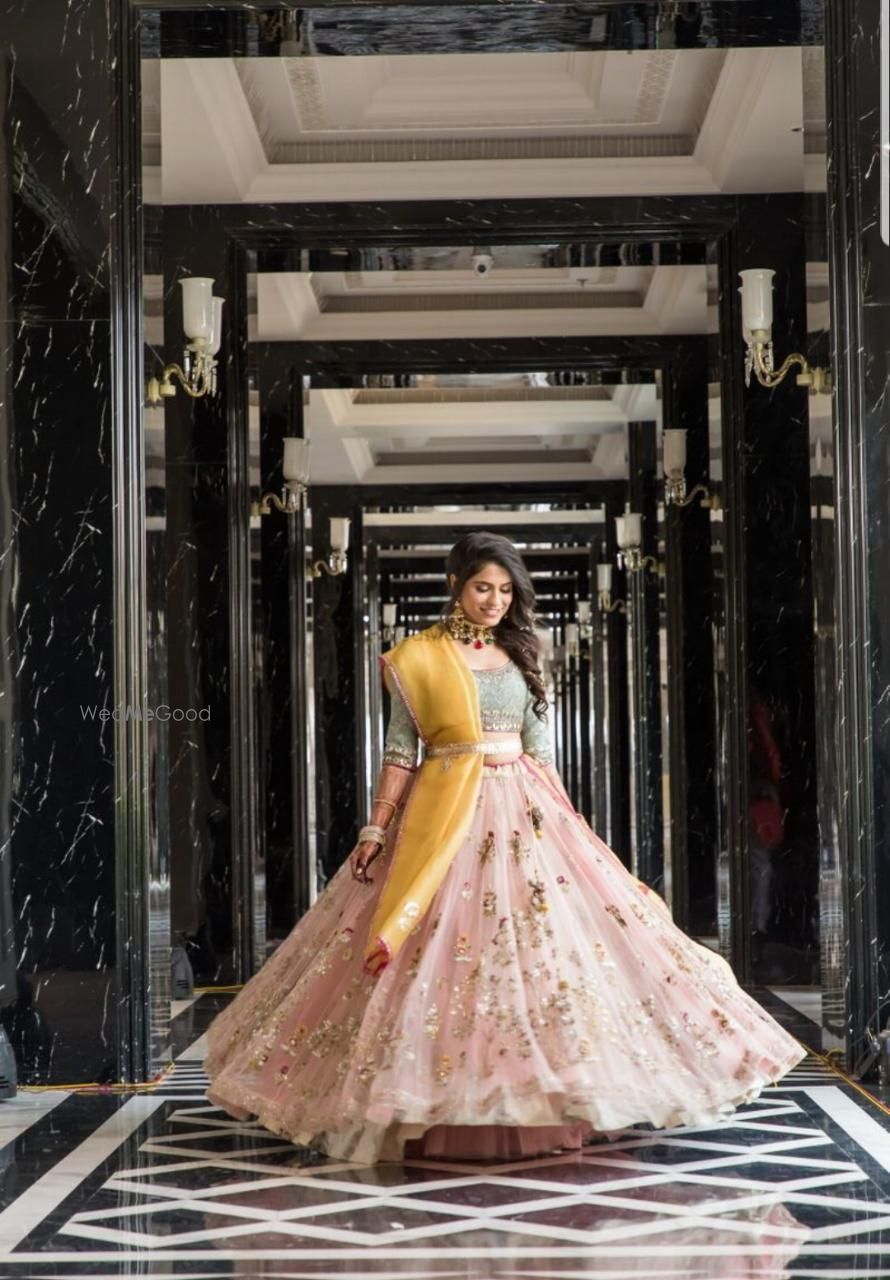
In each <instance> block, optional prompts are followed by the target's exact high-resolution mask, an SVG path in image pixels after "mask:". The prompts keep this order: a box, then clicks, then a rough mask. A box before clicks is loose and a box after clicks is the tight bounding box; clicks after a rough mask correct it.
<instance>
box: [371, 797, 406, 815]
mask: <svg viewBox="0 0 890 1280" xmlns="http://www.w3.org/2000/svg"><path fill="white" fill-rule="evenodd" d="M374 804H388V805H389V806H390V807H391V809H392V811H393V813H395V811H396V809H398V807H399V806H398V805H397V804H396V802H395V800H387V798H386V796H375V797H374ZM371 807H372V808H373V805H372V806H371Z"/></svg>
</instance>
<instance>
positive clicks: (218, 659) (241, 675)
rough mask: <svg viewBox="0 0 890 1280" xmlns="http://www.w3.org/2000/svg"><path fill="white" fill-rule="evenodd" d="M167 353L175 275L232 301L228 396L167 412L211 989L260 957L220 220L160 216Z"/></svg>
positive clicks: (175, 833) (187, 841) (175, 770)
mask: <svg viewBox="0 0 890 1280" xmlns="http://www.w3.org/2000/svg"><path fill="white" fill-rule="evenodd" d="M162 243H163V250H162V255H163V264H162V265H163V279H164V336H165V347H164V354H165V356H166V358H167V359H170V360H174V359H179V358H180V354H181V349H182V341H183V336H182V319H181V315H182V312H181V290H180V288H179V285H178V281H179V279H181V278H182V277H183V276H186V275H207V276H210V277H212V278H214V279H215V280H216V286H215V287H216V290H217V291H218V292H219V293H221V294H222V295H223V296H224V297H225V298H226V306H225V314H224V346H223V350H222V352H221V357H220V368H219V392H218V394H217V395H215V396H212V397H206V398H204V399H199V400H196V401H193V400H190V399H189V398H188V397H187V396H185V395H184V394H183V393H182V392H181V391H180V392H179V393H178V394H177V395H176V396H175V397H173V398H171V399H169V400H167V401H166V403H165V409H164V416H165V429H166V439H167V449H166V488H167V528H166V533H167V589H168V600H167V607H168V646H169V652H168V657H167V671H168V683H169V701H170V704H171V705H172V706H177V707H184V708H193V707H197V708H198V709H199V710H202V711H204V713H205V715H206V719H204V720H203V721H199V722H197V723H195V722H191V721H188V720H181V721H171V724H170V763H171V774H170V779H169V796H170V839H171V854H170V857H171V913H172V922H173V931H174V935H175V936H176V937H177V939H178V940H179V941H180V942H181V943H183V944H184V945H185V946H186V947H187V949H188V950H189V952H190V955H191V960H192V965H193V967H194V969H195V975H196V977H197V979H198V980H199V981H203V982H227V981H229V982H230V981H233V980H241V979H243V978H245V977H247V976H249V975H250V974H251V973H252V972H253V971H254V969H255V967H256V964H257V963H258V962H259V960H260V959H261V957H262V954H263V951H264V938H263V937H262V928H261V921H260V913H258V912H257V910H256V909H255V897H256V892H257V884H258V871H259V865H260V861H261V842H260V838H259V829H258V828H259V822H258V814H257V808H256V806H257V797H258V794H259V793H258V789H257V787H256V785H255V783H256V754H255V753H256V708H255V693H256V690H255V684H254V672H253V623H252V591H251V562H250V543H249V513H250V487H249V475H248V463H247V458H248V411H247V398H248V384H247V364H246V354H247V343H246V339H247V305H246V296H245V289H246V265H245V262H244V258H243V255H242V253H241V251H240V250H239V248H238V246H237V245H235V244H234V243H232V242H231V241H229V240H228V239H227V238H226V236H225V233H224V231H223V229H222V227H221V226H220V223H219V221H218V220H216V219H213V218H206V217H204V216H202V215H201V212H200V210H198V211H196V210H192V209H188V210H180V209H176V208H167V209H165V210H164V214H163V225H162Z"/></svg>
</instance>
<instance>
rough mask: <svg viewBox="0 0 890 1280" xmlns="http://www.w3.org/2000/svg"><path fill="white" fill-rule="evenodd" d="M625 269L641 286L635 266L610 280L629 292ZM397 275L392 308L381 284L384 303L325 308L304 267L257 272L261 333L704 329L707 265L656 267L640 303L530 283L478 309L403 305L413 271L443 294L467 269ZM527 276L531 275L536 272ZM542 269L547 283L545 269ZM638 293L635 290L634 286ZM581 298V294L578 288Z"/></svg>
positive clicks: (265, 336)
mask: <svg viewBox="0 0 890 1280" xmlns="http://www.w3.org/2000/svg"><path fill="white" fill-rule="evenodd" d="M625 270H626V271H627V274H628V282H632V283H633V284H635V285H637V286H639V284H640V283H641V282H642V281H644V280H647V279H648V275H645V274H643V275H641V273H640V271H639V270H638V269H636V268H620V269H619V270H618V272H617V275H616V279H615V283H614V286H613V288H614V291H615V293H616V294H619V295H620V294H622V293H626V292H628V291H627V290H625V289H623V288H622V284H623V277H622V272H624V271H625ZM335 274H336V273H335ZM397 274H398V276H399V277H400V280H399V281H398V283H395V282H391V285H390V289H391V292H392V293H393V295H394V299H395V300H394V302H393V306H392V308H391V309H389V308H386V307H385V305H384V304H385V300H386V290H385V289H383V290H381V289H379V288H378V289H375V290H374V293H373V296H374V297H375V298H377V299H379V300H380V307H381V309H378V310H374V311H364V310H350V311H341V310H333V311H332V310H324V309H323V300H324V292H323V290H324V289H325V288H326V286H325V285H324V284H323V283H322V284H321V285H320V286H319V289H316V288H314V287H313V283H314V282H313V281H312V279H311V278H310V277H309V276H308V275H306V274H304V273H300V272H265V273H262V274H260V275H259V276H258V277H257V330H256V331H257V338H258V340H259V341H261V342H290V341H304V342H336V341H340V342H350V341H351V342H360V341H363V340H392V341H396V340H399V339H405V338H421V339H422V338H426V339H432V340H438V339H444V338H449V337H463V338H485V337H501V338H505V337H596V336H608V335H609V334H613V333H623V334H626V335H629V336H633V335H635V334H636V335H640V336H643V335H658V334H667V333H671V334H673V333H704V332H705V331H706V324H707V315H706V308H705V272H704V268H703V267H695V266H689V267H684V266H670V267H659V268H657V269H656V270H655V271H654V272H653V273H652V278H651V283H649V285H648V292H647V294H646V297H645V299H644V301H643V305H640V306H635V307H628V306H607V307H604V306H599V307H597V306H583V307H580V306H579V307H559V308H553V307H547V306H540V305H536V298H535V291H534V290H533V289H528V291H527V297H526V299H525V305H524V306H523V307H515V306H512V305H510V302H509V295H508V300H506V301H503V302H502V303H501V305H498V302H499V297H500V295H499V294H498V293H497V292H493V293H490V294H488V295H487V303H486V305H485V306H484V307H481V306H480V307H479V308H478V309H477V308H474V309H468V308H461V307H455V308H451V309H448V308H442V309H440V308H430V309H428V310H425V311H417V310H405V309H404V308H403V307H402V306H401V304H400V302H399V301H398V299H399V298H401V293H402V290H403V289H404V288H405V287H409V288H410V287H411V279H412V276H415V275H419V276H422V277H423V286H422V288H419V287H418V286H417V285H415V286H414V288H415V290H417V291H418V292H424V291H425V292H428V293H432V292H437V293H438V292H440V291H447V290H448V287H449V282H450V281H451V280H453V279H454V278H455V277H457V278H459V279H461V280H463V277H464V276H465V275H466V274H467V273H464V272H458V271H454V272H451V271H439V272H419V273H415V272H412V271H403V272H399V273H397ZM494 274H495V273H494V272H493V273H492V275H494ZM523 274H524V275H526V276H529V277H531V276H533V275H534V274H535V273H531V272H528V273H523ZM537 274H539V275H540V276H542V277H544V279H545V281H546V276H547V274H548V273H546V272H541V273H537ZM399 286H401V288H400V287H399ZM526 287H527V282H526ZM476 288H477V289H479V290H480V292H481V290H482V289H484V288H485V286H484V285H478V284H477V285H476ZM336 291H337V287H336V286H335V292H336ZM638 291H639V290H638V288H634V289H632V290H631V292H633V293H638ZM319 292H321V297H319ZM355 292H356V295H357V296H361V294H360V292H359V291H355ZM577 296H581V295H580V290H579V292H578V295H577ZM320 303H321V307H322V309H320Z"/></svg>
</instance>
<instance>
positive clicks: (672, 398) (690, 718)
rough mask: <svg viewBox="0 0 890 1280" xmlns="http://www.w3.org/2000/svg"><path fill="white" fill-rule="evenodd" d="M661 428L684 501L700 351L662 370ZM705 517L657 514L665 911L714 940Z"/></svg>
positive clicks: (705, 463) (704, 371) (693, 468)
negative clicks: (681, 479)
mask: <svg viewBox="0 0 890 1280" xmlns="http://www.w3.org/2000/svg"><path fill="white" fill-rule="evenodd" d="M664 427H665V429H666V430H667V429H670V428H679V429H683V430H685V431H686V477H687V489H688V491H689V493H690V495H691V492H692V490H693V489H694V488H695V486H696V485H698V484H704V485H705V486H706V488H707V486H708V485H709V484H710V483H711V480H710V458H709V451H710V450H709V438H708V352H707V341H706V339H704V338H700V339H696V338H694V337H690V338H688V339H686V340H684V344H683V352H682V356H681V358H680V359H678V360H676V361H672V362H671V363H670V365H668V366H667V369H666V372H665V383H664ZM709 520H710V512H709V510H708V509H707V508H705V507H703V506H702V500H701V496H700V495H699V496H696V497H691V499H690V501H689V503H688V505H687V506H678V505H668V506H667V507H666V509H665V595H666V621H667V651H668V653H667V657H668V671H667V697H668V742H667V743H666V744H665V752H666V757H667V768H668V772H669V786H670V804H671V813H670V833H671V910H672V912H673V915H674V919H675V920H676V921H677V923H678V924H679V925H680V927H681V928H683V929H691V930H692V932H693V933H697V934H709V935H710V934H714V933H716V929H717V922H716V887H717V885H716V874H717V864H716V850H717V813H716V768H715V761H716V742H715V737H714V728H715V724H716V711H715V707H714V660H713V611H712V603H713V583H712V575H711V549H710V529H709Z"/></svg>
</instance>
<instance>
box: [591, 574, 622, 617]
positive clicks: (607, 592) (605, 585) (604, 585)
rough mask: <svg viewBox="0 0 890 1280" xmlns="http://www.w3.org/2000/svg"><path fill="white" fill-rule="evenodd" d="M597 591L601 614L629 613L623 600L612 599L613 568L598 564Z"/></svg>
mask: <svg viewBox="0 0 890 1280" xmlns="http://www.w3.org/2000/svg"><path fill="white" fill-rule="evenodd" d="M596 590H597V601H598V603H599V607H600V613H614V612H615V610H616V609H617V610H618V611H619V612H620V613H627V605H626V604H625V603H624V601H623V600H613V599H612V566H611V565H610V564H598V565H597V566H596Z"/></svg>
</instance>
